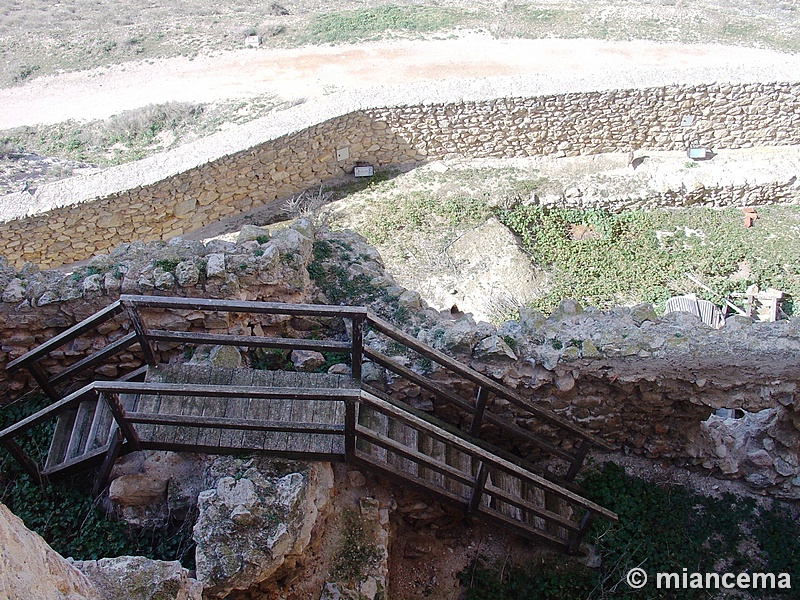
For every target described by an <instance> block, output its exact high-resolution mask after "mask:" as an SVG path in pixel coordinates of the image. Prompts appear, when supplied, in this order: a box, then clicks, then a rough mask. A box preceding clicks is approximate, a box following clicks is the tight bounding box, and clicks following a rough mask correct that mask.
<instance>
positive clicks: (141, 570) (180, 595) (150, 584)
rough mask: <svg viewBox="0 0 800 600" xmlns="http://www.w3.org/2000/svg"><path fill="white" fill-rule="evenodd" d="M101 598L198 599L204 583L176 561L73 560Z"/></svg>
mask: <svg viewBox="0 0 800 600" xmlns="http://www.w3.org/2000/svg"><path fill="white" fill-rule="evenodd" d="M73 564H74V566H75V567H76V568H77V569H78V570H80V571H81V572H83V573H84V574H85V575H86V577H87V578H88V579H89V580H90V581H91V582H92V584H94V587H95V589H96V590H97V591H98V593H99V595H100V597H101V598H120V599H121V598H125V599H126V600H201V598H202V596H203V585H202V584H201V583H200V582H199V581H197V580H196V579H192V578H191V577H189V571H187V570H186V569H184V568H183V567H182V566H181V564H180V563H179V562H178V561H163V560H151V559H149V558H145V557H143V556H120V557H118V558H103V559H100V560H87V561H79V562H75V563H73Z"/></svg>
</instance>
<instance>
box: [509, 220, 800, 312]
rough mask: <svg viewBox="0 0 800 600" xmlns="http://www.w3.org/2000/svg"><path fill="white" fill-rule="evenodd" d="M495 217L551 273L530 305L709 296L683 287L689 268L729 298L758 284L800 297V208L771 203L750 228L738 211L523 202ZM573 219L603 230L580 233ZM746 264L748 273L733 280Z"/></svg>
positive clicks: (658, 303) (661, 300) (546, 306)
mask: <svg viewBox="0 0 800 600" xmlns="http://www.w3.org/2000/svg"><path fill="white" fill-rule="evenodd" d="M498 216H499V218H500V219H501V221H502V222H503V223H505V224H506V225H507V226H508V227H509V228H510V229H511V230H512V231H514V233H516V234H517V235H519V236H520V237H521V239H522V242H523V244H524V247H525V249H526V250H527V251H528V252H529V254H530V255H531V258H532V260H533V261H534V263H536V264H537V265H539V266H540V267H544V268H547V269H549V270H550V275H551V277H550V281H551V283H550V288H549V290H548V293H547V294H545V295H542V296H541V297H539V298H537V299H536V300H535V301H533V302H532V307H533V308H535V309H537V310H541V311H542V312H545V313H546V312H551V311H552V310H553V309H554V308H555V307H556V306H557V305H558V303H559V302H560V301H561V299H562V298H568V297H571V298H576V299H577V300H579V301H580V302H581V303H583V304H591V305H595V306H599V307H600V308H608V307H610V306H614V305H618V304H622V303H628V302H630V303H635V302H650V303H652V304H653V305H655V306H656V308H657V309H663V306H664V303H665V302H666V300H667V299H668V298H669V297H670V296H673V295H676V294H677V293H686V292H687V291H698V292H699V293H700V294H701V295H702V291H701V290H694V289H693V288H691V287H690V288H689V289H686V288H687V286H688V285H689V284H688V280H687V279H686V277H685V274H686V273H693V274H694V275H696V276H697V277H699V278H700V279H701V280H703V281H704V283H705V284H706V285H708V286H709V287H711V288H712V289H714V290H716V291H717V292H719V293H720V294H723V295H724V294H728V293H731V292H734V291H736V292H744V291H745V289H746V288H747V286H749V285H751V284H753V283H756V284H758V285H759V287H761V288H762V289H765V288H768V287H774V288H777V289H782V290H783V291H784V292H785V293H787V294H788V295H790V296H797V295H798V294H800V277H798V273H797V269H796V268H795V267H794V266H792V265H797V264H800V247H798V246H797V244H796V243H794V241H793V240H794V239H795V237H796V232H795V229H793V228H796V227H798V226H800V210H798V209H797V208H796V207H764V208H763V209H760V210H759V216H760V217H761V218H760V219H759V226H758V227H757V228H753V229H749V230H748V229H744V228H743V227H742V226H741V213H740V212H739V211H737V210H736V209H733V208H729V209H723V210H718V209H706V208H691V209H681V210H657V211H650V212H645V211H626V212H622V213H609V212H606V211H602V210H586V211H582V210H575V209H547V208H542V207H534V206H518V207H515V208H513V209H510V210H500V211H498ZM575 225H583V226H585V227H590V228H591V229H592V230H593V231H594V232H595V233H596V235H594V236H591V237H584V238H582V239H573V237H572V235H571V231H573V226H575ZM743 261H746V262H747V264H748V266H749V271H750V275H749V277H748V278H739V279H735V278H731V277H730V275H731V274H732V273H734V272H735V271H737V270H738V269H739V266H740V264H741V263H742V262H743ZM712 299H713V300H718V299H717V298H712ZM787 308H788V310H791V307H787ZM784 310H786V308H785V309H784ZM787 312H788V311H787Z"/></svg>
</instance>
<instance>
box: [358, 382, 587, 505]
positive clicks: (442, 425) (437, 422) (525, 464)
mask: <svg viewBox="0 0 800 600" xmlns="http://www.w3.org/2000/svg"><path fill="white" fill-rule="evenodd" d="M362 388H363V389H364V391H365V392H367V393H369V394H371V395H373V396H375V397H377V398H380V399H381V400H383V401H384V402H388V403H389V404H394V405H395V406H398V407H400V408H401V409H402V410H403V411H405V412H407V413H410V414H412V415H414V416H415V417H417V418H419V419H422V420H423V421H427V422H428V423H430V424H431V425H433V426H434V427H436V428H438V429H442V430H444V431H447V432H449V433H450V434H452V435H455V436H456V437H459V438H463V439H465V440H467V441H468V442H470V443H471V444H474V445H476V446H478V447H479V448H483V449H484V450H486V451H487V452H489V453H490V454H492V455H496V456H500V457H501V458H503V459H505V460H507V461H508V462H510V463H514V464H515V465H517V466H519V467H521V468H522V469H525V470H526V471H530V472H531V473H535V474H536V475H539V476H540V477H543V478H544V479H547V480H548V481H551V482H553V483H555V484H556V485H558V486H560V487H563V488H566V489H568V490H570V491H572V492H574V493H576V494H578V495H580V494H581V493H582V490H581V489H580V487H579V486H577V485H575V484H574V483H570V482H568V481H566V480H565V479H563V478H561V477H559V476H557V475H554V474H553V473H550V472H548V471H544V470H542V469H540V468H538V467H536V465H534V464H532V463H531V462H530V461H527V460H525V459H523V458H521V457H519V456H517V455H515V454H511V453H510V452H508V451H506V450H503V449H502V448H498V447H497V446H494V445H492V444H490V443H489V442H487V441H485V440H481V439H479V438H476V437H473V436H471V435H469V434H468V433H465V432H464V431H463V430H461V429H459V428H457V427H456V426H454V425H452V424H450V423H447V422H445V421H442V420H441V419H439V418H437V417H434V416H433V415H431V414H430V413H426V412H424V411H421V410H418V409H416V408H414V407H412V406H410V405H408V404H406V403H405V402H401V401H399V400H395V399H393V398H392V397H391V396H389V395H388V394H385V393H384V392H381V391H380V390H378V389H376V388H374V387H372V386H371V385H369V384H366V383H365V384H362ZM432 441H433V443H434V444H442V442H441V441H440V440H437V439H435V438H434V439H433V440H432ZM441 448H442V451H443V448H444V445H441ZM443 456H444V455H443V454H442V455H441V456H440V458H442V457H443Z"/></svg>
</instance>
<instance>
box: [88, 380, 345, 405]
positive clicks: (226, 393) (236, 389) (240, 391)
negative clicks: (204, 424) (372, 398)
mask: <svg viewBox="0 0 800 600" xmlns="http://www.w3.org/2000/svg"><path fill="white" fill-rule="evenodd" d="M86 387H87V388H90V389H93V390H96V391H97V392H100V393H103V394H107V393H117V394H160V395H162V396H199V397H205V398H259V399H264V400H269V399H287V400H331V401H336V400H347V399H348V398H357V397H358V394H359V391H360V390H359V389H358V388H311V389H305V388H294V387H288V388H286V387H283V388H281V387H270V388H261V387H258V388H257V387H248V386H236V385H196V384H191V383H158V382H138V381H95V382H94V383H92V384H90V385H89V386H86Z"/></svg>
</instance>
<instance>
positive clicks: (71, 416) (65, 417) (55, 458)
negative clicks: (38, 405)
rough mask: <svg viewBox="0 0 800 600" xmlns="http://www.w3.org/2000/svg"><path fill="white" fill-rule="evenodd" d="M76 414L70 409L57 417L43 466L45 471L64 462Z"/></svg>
mask: <svg viewBox="0 0 800 600" xmlns="http://www.w3.org/2000/svg"><path fill="white" fill-rule="evenodd" d="M77 413H78V411H77V409H72V410H68V411H65V412H63V413H61V415H60V416H59V417H58V421H56V428H55V430H54V431H53V438H52V439H51V441H50V449H49V450H48V452H47V460H45V464H44V468H45V469H48V468H49V467H51V466H54V465H57V464H59V463H62V462H64V460H65V455H66V453H67V446H68V445H69V439H70V436H71V435H72V429H73V427H74V426H75V416H76V415H77Z"/></svg>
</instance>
